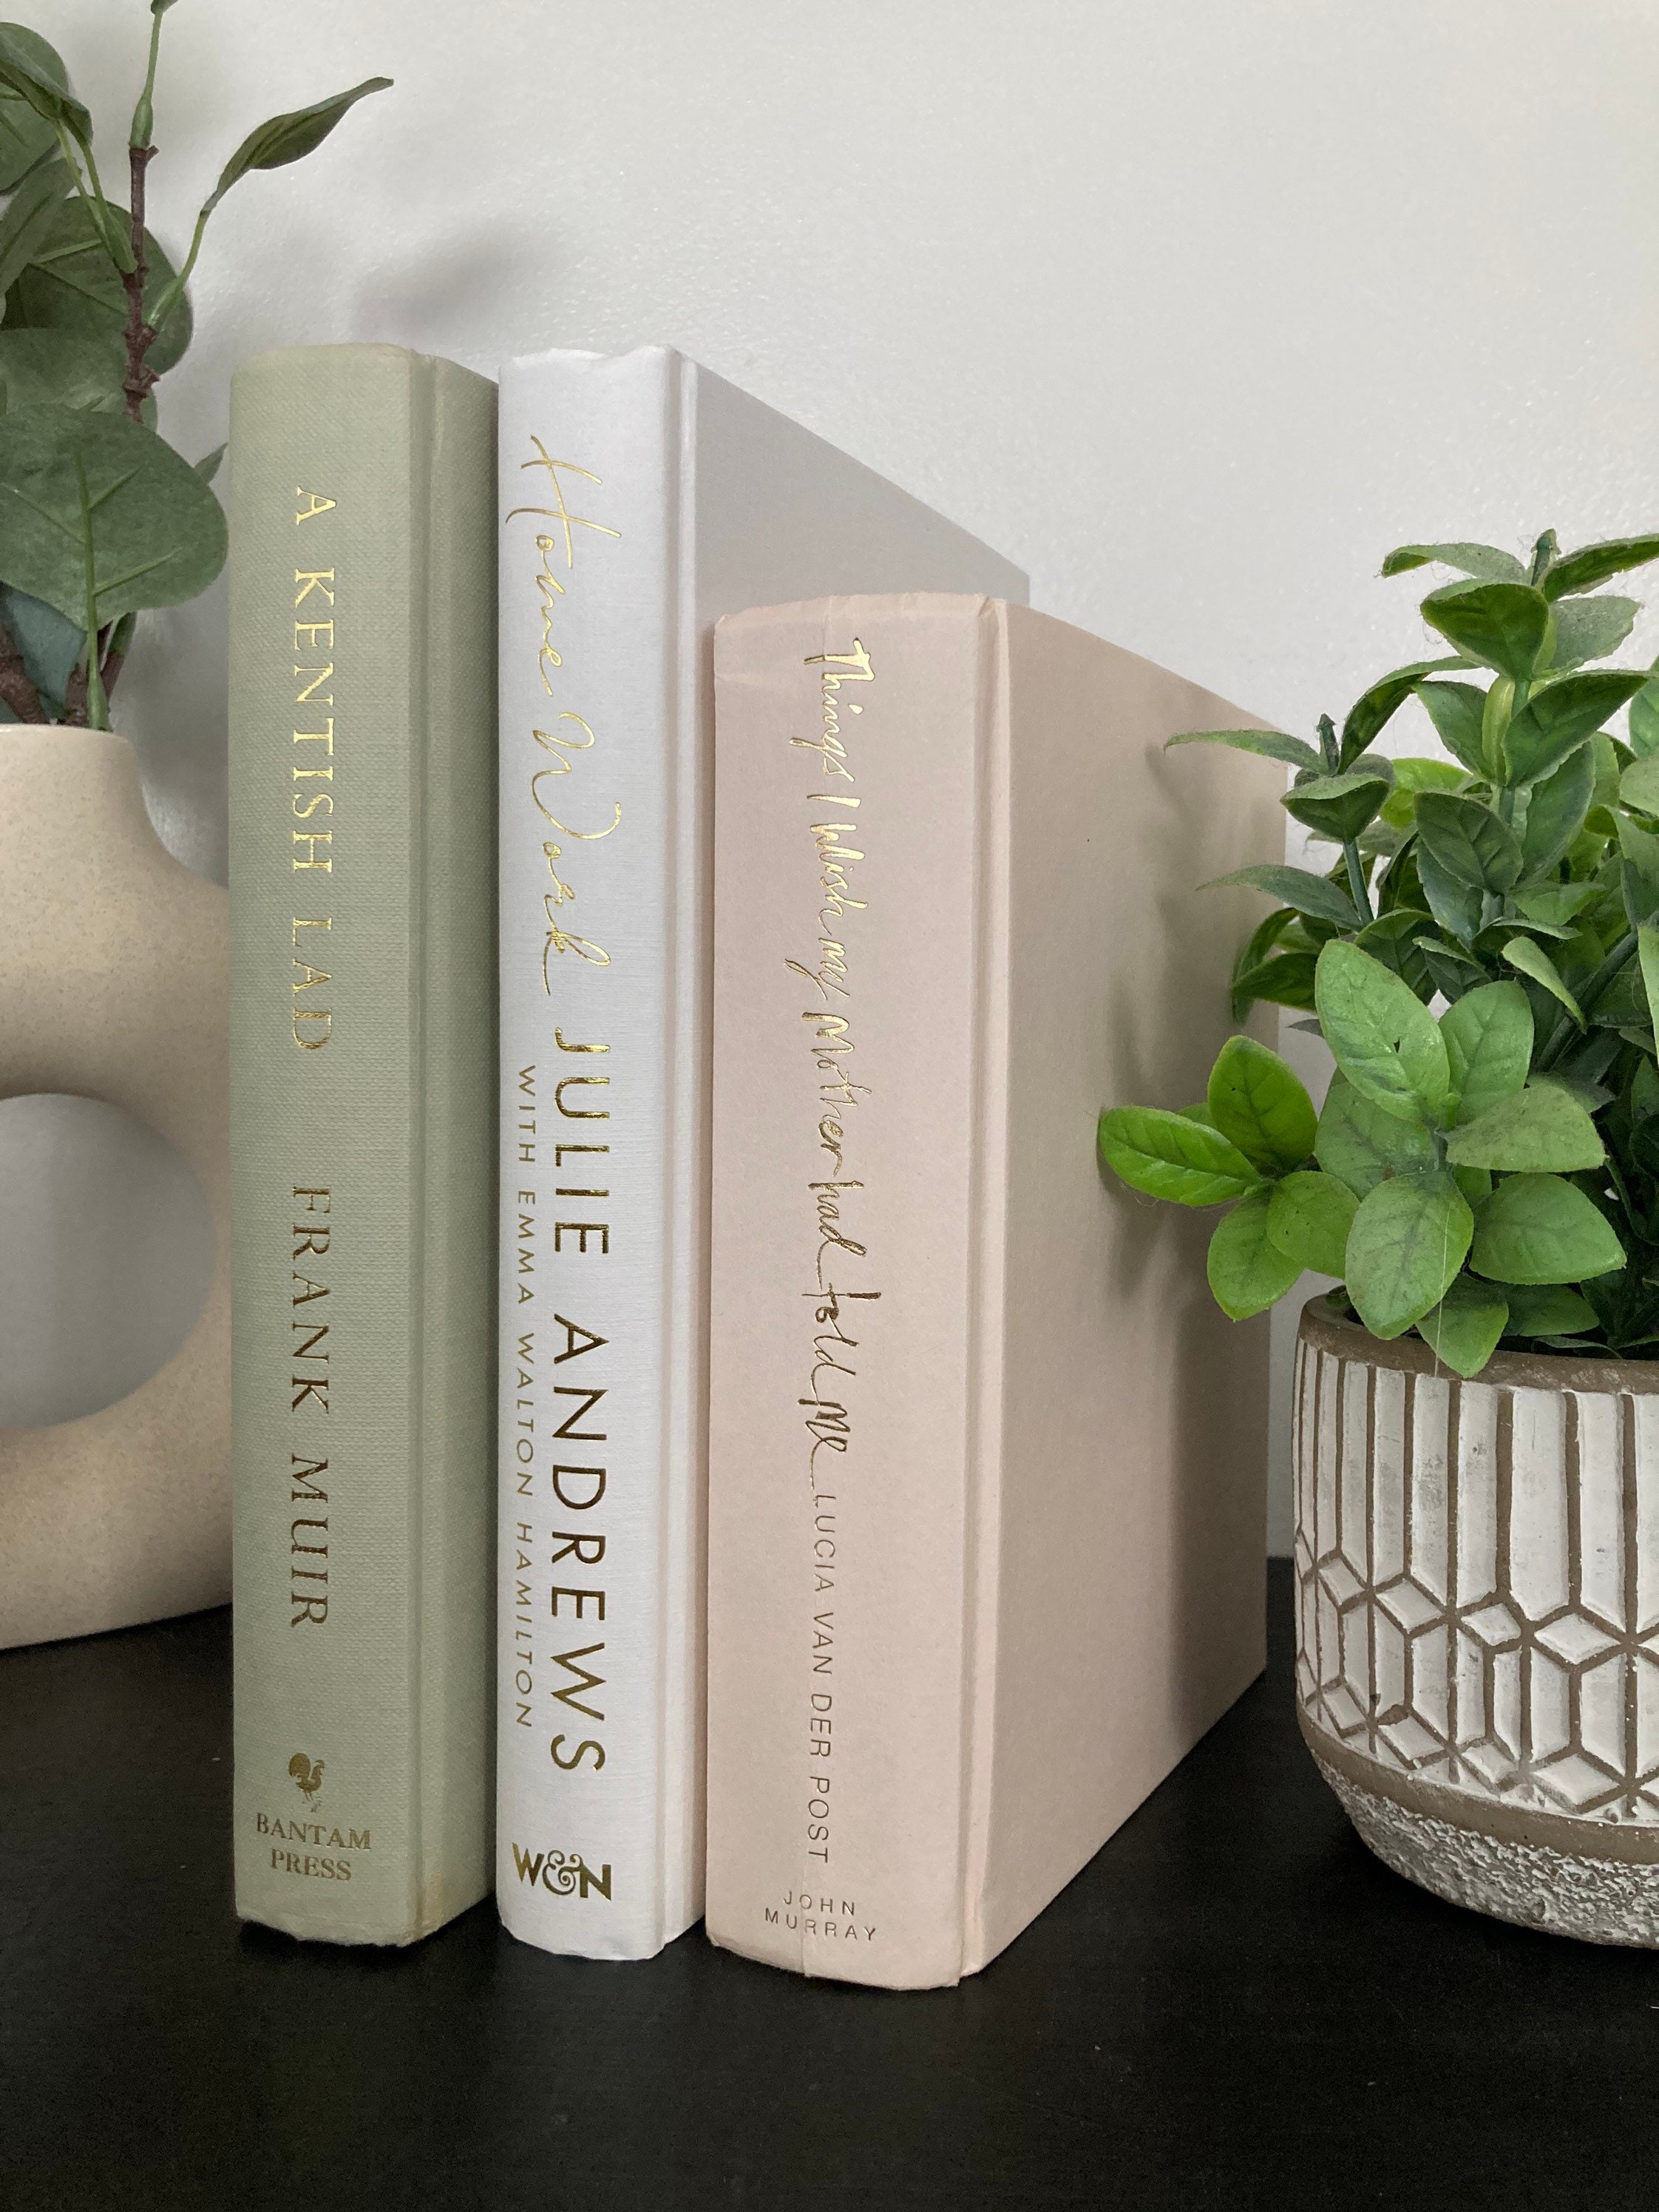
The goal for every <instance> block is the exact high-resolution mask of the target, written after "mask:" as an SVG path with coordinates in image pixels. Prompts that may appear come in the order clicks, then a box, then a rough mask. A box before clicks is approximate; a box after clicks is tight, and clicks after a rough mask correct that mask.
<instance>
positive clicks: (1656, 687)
mask: <svg viewBox="0 0 1659 2212" xmlns="http://www.w3.org/2000/svg"><path fill="white" fill-rule="evenodd" d="M1630 742H1631V747H1632V750H1633V751H1634V752H1636V753H1637V754H1638V755H1639V756H1640V757H1641V758H1642V759H1643V760H1648V759H1650V758H1651V757H1652V756H1653V755H1654V754H1655V753H1659V676H1650V677H1649V678H1648V680H1647V682H1646V683H1645V684H1644V685H1643V686H1642V688H1641V690H1639V691H1638V693H1637V695H1636V696H1635V697H1634V698H1633V699H1632V701H1631V702H1630Z"/></svg>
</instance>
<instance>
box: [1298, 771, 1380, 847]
mask: <svg viewBox="0 0 1659 2212" xmlns="http://www.w3.org/2000/svg"><path fill="white" fill-rule="evenodd" d="M1391 788H1392V786H1391V785H1390V783H1389V780H1388V779H1387V778H1386V777H1384V776H1380V775H1353V774H1349V775H1322V776H1316V777H1315V778H1313V779H1312V781H1310V782H1307V783H1298V784H1297V785H1295V786H1294V787H1292V788H1291V790H1289V791H1287V792H1286V793H1285V795H1284V797H1283V798H1282V799H1280V800H1279V805H1281V806H1282V807H1283V808H1284V809H1285V812H1286V813H1287V814H1292V815H1294V816H1295V817H1296V819H1297V821H1298V822H1301V823H1306V825H1307V827H1308V828H1309V829H1313V830H1316V831H1317V832H1318V834H1319V835H1320V836H1322V837H1328V838H1329V839H1330V840H1331V841H1332V842H1333V843H1334V844H1339V845H1340V844H1341V843H1342V842H1344V841H1345V839H1347V838H1350V837H1357V836H1358V835H1359V833H1360V831H1361V830H1362V829H1364V827H1365V824H1366V823H1368V822H1371V821H1374V820H1375V819H1376V816H1377V815H1378V814H1379V813H1380V812H1381V811H1382V807H1383V800H1384V799H1386V798H1387V797H1388V795H1389V791H1390V789H1391Z"/></svg>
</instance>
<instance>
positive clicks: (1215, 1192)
mask: <svg viewBox="0 0 1659 2212" xmlns="http://www.w3.org/2000/svg"><path fill="white" fill-rule="evenodd" d="M1098 1142H1099V1146H1100V1156H1101V1158H1102V1159H1103V1160H1104V1161H1105V1163H1106V1164H1107V1166H1108V1167H1109V1168H1110V1169H1111V1170H1112V1172H1113V1173H1114V1174H1115V1175H1117V1176H1121V1177H1122V1179H1123V1181H1124V1182H1127V1183H1128V1184H1129V1185H1130V1186H1131V1187H1132V1188H1133V1189H1135V1190H1144V1191H1145V1192H1146V1194H1147V1195H1148V1196H1149V1197H1151V1198H1166V1199H1172V1200H1174V1201H1175V1203H1176V1205H1177V1206H1217V1205H1219V1204H1220V1203H1221V1202H1222V1200H1225V1199H1229V1198H1242V1197H1243V1196H1245V1195H1246V1194H1248V1193H1249V1192H1250V1191H1253V1190H1256V1189H1259V1188H1260V1187H1261V1176H1259V1175H1258V1174H1257V1173H1256V1171H1255V1169H1254V1168H1253V1167H1252V1166H1251V1165H1250V1163H1249V1160H1247V1159H1246V1158H1245V1157H1244V1155H1243V1152H1239V1151H1238V1150H1237V1147H1236V1146H1232V1145H1231V1144H1229V1143H1228V1141H1227V1139H1226V1138H1225V1137H1224V1136H1223V1135H1222V1134H1221V1133H1220V1131H1219V1130H1218V1129H1209V1128H1206V1127H1205V1126H1204V1124H1203V1123H1202V1122H1201V1121H1192V1120H1190V1119H1188V1116H1187V1115H1184V1114H1170V1113H1166V1112H1165V1111H1164V1109H1163V1108H1162V1107H1161V1106H1114V1107H1113V1108H1112V1109H1110V1111H1109V1112H1108V1113H1105V1114H1103V1115H1101V1117H1100V1128H1099V1135H1098Z"/></svg>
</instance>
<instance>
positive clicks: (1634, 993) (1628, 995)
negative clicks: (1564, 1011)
mask: <svg viewBox="0 0 1659 2212" xmlns="http://www.w3.org/2000/svg"><path fill="white" fill-rule="evenodd" d="M1585 1012H1587V1014H1588V1016H1589V1019H1590V1021H1591V1022H1593V1023H1594V1024H1595V1027H1596V1028H1597V1029H1607V1030H1624V1029H1639V1028H1640V1027H1641V1026H1642V1024H1644V1023H1647V1022H1651V1020H1652V1018H1653V1016H1652V1014H1651V1012H1650V1009H1649V1006H1648V994H1647V989H1646V987H1645V985H1644V981H1643V978H1642V970H1641V968H1640V967H1639V965H1638V963H1637V962H1636V961H1634V960H1627V961H1626V963H1625V965H1624V966H1623V967H1622V968H1620V969H1619V970H1618V972H1617V973H1616V974H1615V975H1613V976H1612V977H1611V978H1610V979H1609V980H1608V981H1607V982H1606V983H1604V984H1603V985H1602V986H1601V989H1600V991H1598V992H1597V994H1596V996H1595V1005H1594V1006H1590V1007H1587V1008H1586V1009H1585Z"/></svg>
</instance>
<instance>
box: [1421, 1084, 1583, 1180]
mask: <svg viewBox="0 0 1659 2212" xmlns="http://www.w3.org/2000/svg"><path fill="white" fill-rule="evenodd" d="M1446 1158H1447V1159H1448V1160H1449V1162H1450V1163H1451V1164H1452V1166H1453V1167H1460V1168H1490V1169H1492V1171H1493V1172H1494V1174H1498V1175H1545V1174H1547V1175H1575V1174H1577V1173H1578V1171H1579V1170H1582V1169H1584V1168H1598V1167H1600V1166H1601V1163H1602V1161H1603V1160H1604V1159H1605V1158H1607V1154H1606V1152H1604V1150H1603V1149H1602V1145H1601V1138H1600V1137H1599V1136H1597V1134H1596V1133H1595V1122H1594V1121H1591V1119H1590V1117H1589V1115H1588V1114H1587V1113H1586V1112H1585V1111H1584V1109H1583V1107H1582V1106H1581V1105H1580V1104H1579V1103H1578V1101H1577V1099H1576V1098H1575V1097H1573V1095H1572V1093H1571V1091H1565V1090H1563V1089H1562V1088H1561V1086H1560V1085H1558V1084H1553V1083H1533V1084H1529V1085H1528V1086H1527V1088H1526V1089H1525V1090H1524V1091H1516V1092H1515V1093H1514V1094H1513V1095H1512V1096H1511V1097H1508V1098H1500V1099H1499V1100H1498V1103H1497V1104H1496V1105H1495V1106H1489V1107H1488V1108H1487V1109H1486V1112H1485V1113H1484V1114H1481V1115H1477V1116H1476V1117H1475V1119H1474V1121H1470V1122H1468V1123H1467V1124H1465V1125H1464V1126H1462V1127H1459V1128H1457V1129H1455V1130H1454V1131H1453V1133H1452V1136H1451V1139H1450V1141H1449V1143H1448V1145H1447V1146H1446Z"/></svg>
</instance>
